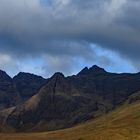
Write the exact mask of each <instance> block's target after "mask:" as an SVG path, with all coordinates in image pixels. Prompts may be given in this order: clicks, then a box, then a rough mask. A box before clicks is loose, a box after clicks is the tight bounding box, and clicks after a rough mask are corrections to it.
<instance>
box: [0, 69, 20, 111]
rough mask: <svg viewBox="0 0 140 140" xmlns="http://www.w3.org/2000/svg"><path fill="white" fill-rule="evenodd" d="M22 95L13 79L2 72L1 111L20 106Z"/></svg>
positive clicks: (0, 84) (0, 73)
mask: <svg viewBox="0 0 140 140" xmlns="http://www.w3.org/2000/svg"><path fill="white" fill-rule="evenodd" d="M19 101H20V95H19V93H18V91H17V89H16V85H15V84H14V82H13V80H12V78H11V77H10V76H8V75H7V73H6V72H4V71H1V70H0V109H2V108H6V107H10V106H13V105H16V104H18V103H19Z"/></svg>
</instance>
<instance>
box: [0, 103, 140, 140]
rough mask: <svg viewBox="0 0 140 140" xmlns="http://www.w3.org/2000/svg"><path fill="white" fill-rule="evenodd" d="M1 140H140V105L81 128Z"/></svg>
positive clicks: (121, 108)
mask: <svg viewBox="0 0 140 140" xmlns="http://www.w3.org/2000/svg"><path fill="white" fill-rule="evenodd" d="M0 140H140V103H135V104H132V105H124V106H123V107H120V108H119V109H117V110H116V111H114V112H112V113H109V114H107V115H105V116H103V117H100V118H98V119H96V120H93V121H89V122H87V123H85V124H81V125H79V126H76V127H73V128H70V129H65V130H59V131H53V132H45V133H29V134H0Z"/></svg>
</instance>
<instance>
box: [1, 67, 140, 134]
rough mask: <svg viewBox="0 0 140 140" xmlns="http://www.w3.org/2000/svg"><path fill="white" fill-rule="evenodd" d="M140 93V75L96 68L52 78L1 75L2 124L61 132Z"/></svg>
mask: <svg viewBox="0 0 140 140" xmlns="http://www.w3.org/2000/svg"><path fill="white" fill-rule="evenodd" d="M138 91H140V73H136V74H129V73H123V74H115V73H109V72H106V71H105V70H104V69H103V68H100V67H98V66H96V65H94V66H93V67H91V68H87V67H86V68H84V69H83V70H82V71H81V72H79V73H78V74H77V75H73V76H68V77H65V76H64V75H63V74H62V73H55V74H54V75H53V76H52V77H51V78H49V79H44V78H42V77H40V76H36V75H32V74H29V73H28V74H27V73H19V74H18V75H17V76H15V77H14V78H13V79H12V78H10V77H9V76H8V75H7V74H6V73H5V72H1V73H0V97H1V98H0V105H1V108H3V109H1V112H0V124H1V125H2V126H3V127H2V129H1V131H5V129H3V128H7V129H6V130H7V131H8V128H9V131H10V130H11V128H12V130H14V131H16V132H17V131H18V132H26V131H28V132H31V131H46V130H57V129H62V128H67V127H71V126H73V125H75V124H78V123H81V122H84V121H87V120H89V119H92V118H96V117H98V116H100V115H103V114H105V113H107V112H109V111H112V110H113V109H115V108H116V107H118V106H120V105H121V104H123V103H124V102H125V101H126V100H128V99H129V97H132V96H133V94H134V93H136V92H138Z"/></svg>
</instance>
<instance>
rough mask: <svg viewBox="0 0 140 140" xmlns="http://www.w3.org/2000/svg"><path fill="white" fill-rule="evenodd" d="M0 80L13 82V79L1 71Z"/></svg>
mask: <svg viewBox="0 0 140 140" xmlns="http://www.w3.org/2000/svg"><path fill="white" fill-rule="evenodd" d="M0 80H8V81H9V80H11V77H10V76H9V75H8V74H7V73H6V72H5V71H2V70H0Z"/></svg>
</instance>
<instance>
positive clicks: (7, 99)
mask: <svg viewBox="0 0 140 140" xmlns="http://www.w3.org/2000/svg"><path fill="white" fill-rule="evenodd" d="M46 82H47V80H46V79H44V78H42V77H40V76H36V75H33V74H29V73H19V74H18V75H17V76H15V77H14V78H13V79H12V78H11V77H10V76H8V75H7V74H6V72H4V71H0V109H2V108H6V107H10V106H14V105H17V104H19V103H21V102H23V101H25V100H27V99H29V98H30V97H31V96H33V95H34V94H36V93H37V92H38V91H39V89H40V88H41V87H42V86H43V85H44V84H45V83H46Z"/></svg>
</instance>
